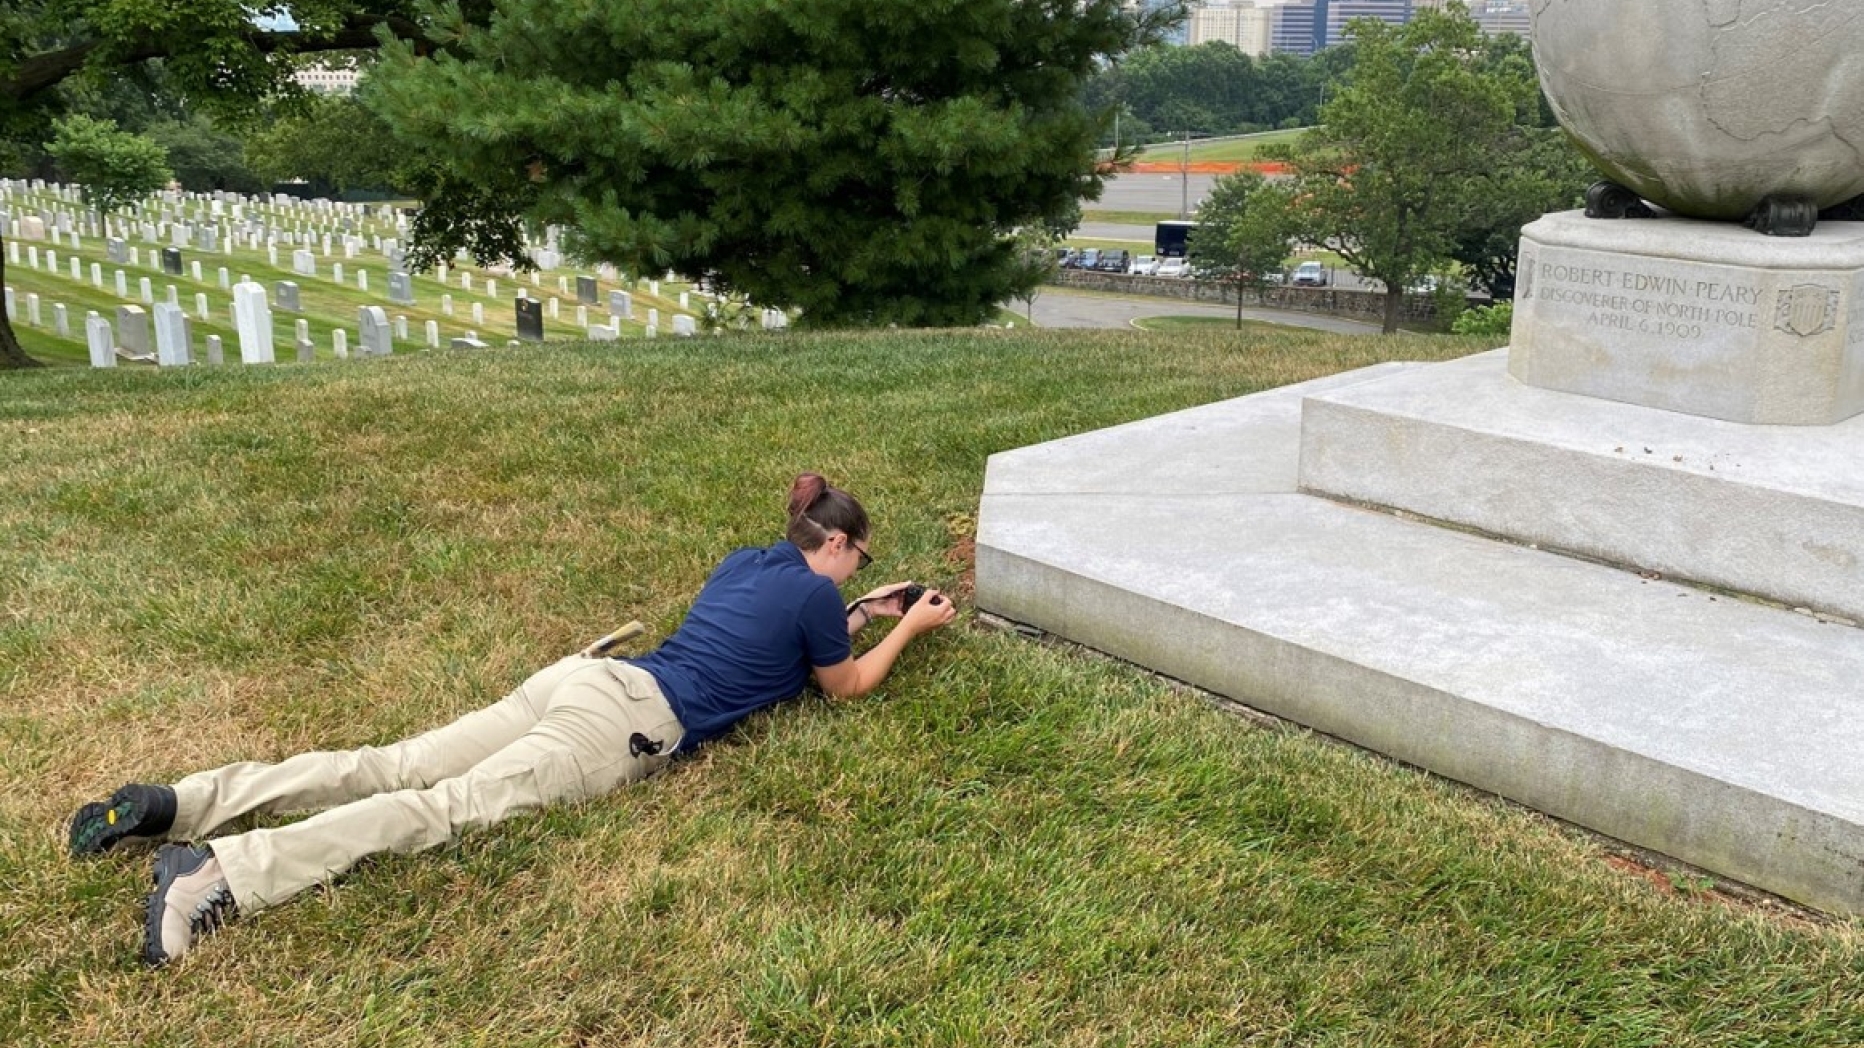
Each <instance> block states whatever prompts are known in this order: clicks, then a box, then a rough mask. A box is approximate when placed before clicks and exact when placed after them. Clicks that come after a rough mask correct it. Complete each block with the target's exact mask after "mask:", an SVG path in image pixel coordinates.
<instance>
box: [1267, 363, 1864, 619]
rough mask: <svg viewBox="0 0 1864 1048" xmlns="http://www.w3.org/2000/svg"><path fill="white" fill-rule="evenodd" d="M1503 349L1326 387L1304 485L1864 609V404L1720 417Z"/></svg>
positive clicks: (1700, 577)
mask: <svg viewBox="0 0 1864 1048" xmlns="http://www.w3.org/2000/svg"><path fill="white" fill-rule="evenodd" d="M1505 354H1506V351H1505V350H1497V351H1496V352H1494V353H1486V354H1483V355H1481V356H1477V357H1470V358H1467V359H1464V360H1459V361H1455V362H1452V363H1448V364H1442V365H1438V366H1436V367H1429V368H1423V369H1417V370H1413V371H1409V372H1405V373H1403V374H1399V375H1392V376H1388V377H1383V378H1381V379H1379V380H1378V381H1373V382H1361V383H1355V384H1352V385H1349V386H1346V387H1344V388H1340V389H1336V390H1329V391H1322V392H1320V393H1317V394H1316V395H1314V396H1313V397H1311V398H1310V399H1309V400H1308V401H1307V403H1306V405H1305V407H1304V410H1303V413H1302V446H1301V468H1300V478H1299V484H1300V487H1301V489H1302V490H1304V491H1313V492H1320V493H1324V494H1329V495H1335V496H1340V497H1345V498H1350V499H1355V500H1359V501H1363V502H1369V503H1373V504H1376V505H1380V506H1391V507H1396V508H1399V509H1403V510H1407V511H1409V512H1412V513H1416V514H1419V515H1422V516H1425V517H1430V518H1433V519H1435V520H1444V521H1451V522H1453V523H1456V524H1462V525H1466V526H1469V527H1474V528H1478V529H1481V530H1483V531H1487V532H1491V533H1493V534H1497V535H1505V536H1507V537H1509V538H1513V539H1516V540H1518V541H1521V542H1525V543H1531V544H1538V545H1541V546H1544V547H1549V548H1553V549H1559V550H1567V551H1571V552H1575V553H1579V554H1582V555H1584V556H1588V557H1596V558H1599V559H1602V560H1606V561H1610V562H1612V563H1614V564H1621V565H1629V566H1634V567H1637V568H1639V569H1642V570H1646V571H1655V572H1660V573H1662V574H1664V575H1667V576H1671V577H1674V578H1677V579H1682V580H1693V581H1697V582H1702V583H1707V584H1710V585H1713V586H1719V587H1726V588H1728V589H1733V590H1737V591H1740V592H1743V593H1753V594H1758V595H1760V596H1763V597H1766V598H1768V599H1771V600H1776V601H1780V602H1783V603H1785V604H1787V605H1789V606H1794V607H1797V606H1806V607H1810V608H1814V609H1818V610H1821V611H1826V612H1830V613H1833V614H1836V615H1839V616H1842V617H1845V618H1849V619H1851V620H1853V621H1859V622H1864V416H1859V417H1857V418H1854V419H1851V420H1850V421H1848V422H1844V423H1840V424H1838V425H1835V426H1751V425H1743V424H1741V423H1735V422H1721V421H1717V420H1715V419H1710V418H1702V417H1699V416H1695V415H1683V414H1677V413H1675V412H1671V411H1661V410H1658V409H1655V408H1645V407H1638V406H1635V405H1631V404H1621V403H1617V402H1614V401H1609V400H1599V399H1597V398H1594V397H1586V396H1580V395H1577V394H1572V393H1560V392H1555V391H1552V390H1545V389H1537V388H1535V387H1532V386H1528V385H1524V384H1522V383H1520V382H1518V381H1516V380H1515V379H1513V378H1511V377H1509V375H1508V370H1507V361H1506V355H1505Z"/></svg>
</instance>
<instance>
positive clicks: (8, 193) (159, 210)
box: [0, 179, 407, 232]
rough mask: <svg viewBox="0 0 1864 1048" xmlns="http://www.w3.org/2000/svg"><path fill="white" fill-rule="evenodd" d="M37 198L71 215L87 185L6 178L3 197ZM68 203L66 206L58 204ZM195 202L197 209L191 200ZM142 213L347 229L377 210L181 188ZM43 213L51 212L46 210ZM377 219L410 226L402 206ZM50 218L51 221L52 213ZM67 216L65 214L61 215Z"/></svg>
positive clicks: (150, 200)
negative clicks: (258, 218) (250, 216)
mask: <svg viewBox="0 0 1864 1048" xmlns="http://www.w3.org/2000/svg"><path fill="white" fill-rule="evenodd" d="M34 197H50V198H51V199H52V200H53V201H54V205H53V209H54V211H58V210H63V211H65V212H66V213H67V214H69V213H73V212H79V211H81V210H82V209H83V207H84V205H83V190H82V187H80V186H75V185H73V186H62V185H60V184H58V183H46V182H43V181H40V180H33V181H31V182H22V181H13V180H8V179H0V200H6V201H9V202H11V201H16V200H17V201H24V202H30V201H31V200H32V199H33V198H34ZM59 204H63V205H65V207H64V208H62V209H61V208H58V206H57V205H59ZM190 204H192V205H193V206H192V208H190V207H189V205H190ZM133 206H134V208H135V210H136V211H137V212H138V213H142V214H149V215H161V216H162V217H163V218H165V219H173V218H177V217H191V218H192V219H193V220H195V221H205V220H207V219H209V218H228V217H230V218H232V219H233V220H234V221H245V219H246V211H247V209H248V208H250V209H252V210H253V212H254V213H255V214H258V215H262V216H268V217H272V218H279V219H285V220H290V221H294V222H297V223H299V224H300V225H301V226H315V227H320V228H325V229H333V230H334V229H342V230H343V231H345V232H355V231H356V230H357V229H358V228H359V227H362V226H366V225H368V224H370V223H371V212H370V208H369V206H368V205H365V204H343V203H338V202H335V201H330V200H324V199H321V198H320V199H317V200H311V201H303V200H299V199H298V198H296V197H292V196H288V195H285V194H277V195H274V196H271V197H269V198H268V197H263V196H254V197H247V196H243V195H241V194H238V193H228V192H214V193H188V192H180V191H166V190H165V191H162V192H158V193H153V194H150V196H149V197H147V198H145V199H144V200H142V201H139V202H137V203H136V204H135V205H133ZM41 214H42V215H43V214H45V213H44V212H41ZM374 217H375V220H376V221H380V222H383V223H387V224H391V225H394V226H395V227H397V228H399V229H405V228H406V224H407V216H406V215H405V214H404V213H402V212H401V211H399V210H398V209H396V208H393V207H390V206H387V205H381V206H378V207H377V208H376V209H375V211H374ZM47 221H51V219H50V218H49V217H48V218H47ZM60 221H61V222H62V221H63V220H62V219H61V220H60Z"/></svg>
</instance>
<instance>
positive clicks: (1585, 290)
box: [1508, 211, 1864, 426]
mask: <svg viewBox="0 0 1864 1048" xmlns="http://www.w3.org/2000/svg"><path fill="white" fill-rule="evenodd" d="M1519 273H1520V276H1519V278H1518V280H1517V283H1516V288H1515V295H1516V300H1515V329H1514V338H1513V340H1512V341H1513V350H1514V352H1513V353H1512V354H1511V355H1510V357H1509V366H1508V370H1509V373H1510V374H1512V375H1514V377H1516V378H1518V379H1520V380H1521V381H1522V382H1525V383H1527V384H1528V385H1530V386H1539V387H1541V388H1543V389H1557V390H1562V391H1565V392H1568V393H1584V394H1586V395H1588V396H1593V397H1602V398H1604V399H1607V400H1619V401H1624V402H1626V403H1629V404H1641V405H1644V406H1645V407H1653V408H1664V409H1666V410H1669V411H1680V412H1684V413H1687V414H1692V415H1706V416H1708V417H1710V418H1717V419H1724V420H1727V421H1730V422H1746V423H1752V424H1756V425H1813V426H1821V425H1830V424H1832V423H1836V422H1842V421H1844V420H1845V419H1848V418H1851V417H1852V416H1854V415H1857V414H1859V413H1864V223H1861V222H1826V223H1822V224H1820V226H1819V227H1818V229H1817V230H1816V231H1814V233H1813V234H1812V235H1811V236H1810V237H1805V238H1792V239H1781V238H1774V237H1765V236H1758V235H1756V234H1755V233H1754V232H1752V231H1751V230H1748V229H1746V228H1744V227H1742V226H1739V225H1734V224H1731V223H1726V222H1705V221H1699V220H1696V219H1688V218H1679V217H1677V216H1674V215H1663V216H1660V217H1658V218H1655V219H1623V220H1618V221H1599V220H1594V219H1588V218H1586V217H1585V216H1584V215H1583V214H1581V213H1580V212H1577V211H1570V212H1565V213H1562V214H1556V215H1548V216H1546V217H1544V218H1541V219H1540V220H1538V221H1536V222H1534V223H1532V224H1530V225H1529V226H1528V227H1527V228H1526V229H1524V230H1522V231H1521V256H1520V265H1519Z"/></svg>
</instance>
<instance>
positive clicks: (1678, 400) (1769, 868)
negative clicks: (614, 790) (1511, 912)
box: [977, 216, 1864, 913]
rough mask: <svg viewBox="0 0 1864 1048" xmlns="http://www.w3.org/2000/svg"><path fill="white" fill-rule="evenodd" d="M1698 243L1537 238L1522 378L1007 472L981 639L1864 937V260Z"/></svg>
mask: <svg viewBox="0 0 1864 1048" xmlns="http://www.w3.org/2000/svg"><path fill="white" fill-rule="evenodd" d="M1675 221H1676V222H1679V223H1680V222H1682V221H1683V220H1675ZM1670 222H1671V220H1668V219H1665V220H1651V221H1645V222H1632V221H1618V222H1603V221H1595V222H1588V223H1584V224H1581V223H1580V222H1579V221H1578V220H1574V219H1569V216H1553V217H1552V218H1551V219H1549V220H1546V221H1544V222H1543V223H1536V224H1535V225H1534V226H1530V227H1529V230H1528V236H1527V240H1526V242H1524V250H1523V269H1522V272H1523V277H1522V294H1523V296H1524V301H1523V302H1522V303H1521V305H1520V306H1518V307H1517V310H1518V311H1517V314H1516V328H1515V336H1516V341H1517V345H1516V346H1515V347H1514V348H1513V349H1512V350H1507V351H1497V352H1494V353H1488V354H1483V355H1480V356H1475V357H1470V358H1466V359H1464V360H1460V361H1454V362H1451V363H1447V364H1435V365H1381V366H1379V367H1375V368H1368V369H1365V370H1363V371H1358V372H1352V373H1348V374H1344V375H1338V376H1334V377H1332V378H1329V379H1323V380H1320V381H1317V382H1311V383H1306V384H1304V385H1301V386H1293V387H1287V388H1284V389H1279V390H1273V391H1270V392H1267V393H1261V394H1257V395H1255V396H1250V397H1243V398H1240V399H1237V400H1232V401H1226V402H1223V403H1219V404H1212V405H1208V406H1206V407H1202V408H1196V409H1192V410H1189V411H1184V412H1179V413H1176V414H1173V415H1167V416H1162V417H1160V418H1155V419H1148V420H1144V421H1141V422H1135V423H1131V424H1129V425H1126V426H1120V427H1116V428H1114V429H1109V430H1103V431H1100V432H1097V433H1089V434H1084V435H1082V436H1078V437H1073V438H1069V439H1066V440H1060V441H1055V442H1052V443H1048V444H1042V445H1037V446H1035V447H1030V448H1023V449H1020V450H1016V451H1010V452H1005V453H1003V454H999V455H996V456H993V457H992V458H991V461H990V464H989V467H988V471H987V474H986V477H985V484H984V497H983V503H982V508H981V510H980V514H979V528H978V539H977V600H978V604H979V606H980V607H982V608H984V609H985V610H988V611H992V612H995V613H997V614H1000V615H1003V616H1005V617H1007V618H1010V619H1014V620H1016V621H1020V622H1026V623H1030V624H1032V625H1035V626H1038V627H1041V628H1042V629H1044V630H1047V631H1050V632H1052V633H1055V634H1058V635H1060V636H1063V637H1066V638H1068V639H1071V640H1075V641H1078V642H1080V643H1083V644H1086V645H1089V646H1092V647H1095V648H1099V649H1101V650H1104V651H1108V652H1110V653H1112V654H1115V655H1117V656H1120V657H1122V658H1125V659H1129V660H1131V661H1133V662H1136V663H1139V664H1141V665H1144V666H1147V667H1150V668H1153V669H1156V670H1159V671H1160V672H1163V673H1166V674H1169V675H1171V676H1174V677H1177V678H1180V679H1183V680H1186V681H1189V682H1191V683H1194V684H1197V685H1200V686H1203V687H1206V688H1209V689H1211V690H1214V691H1217V692H1219V693H1222V694H1224V695H1228V696H1231V697H1233V698H1235V699H1237V700H1239V701H1241V702H1244V703H1247V704H1249V705H1251V706H1255V707H1258V708H1260V709H1263V710H1266V711H1268V712H1270V713H1274V714H1277V715H1279V716H1282V717H1286V718H1288V719H1290V720H1293V721H1296V722H1299V723H1302V724H1305V725H1309V726H1311V727H1314V728H1316V729H1318V730H1321V731H1324V732H1327V733H1330V734H1333V735H1337V736H1340V737H1343V738H1346V739H1348V740H1351V741H1353V742H1356V743H1358V744H1360V745H1363V746H1366V747H1368V748H1371V749H1374V750H1378V751H1379V752H1382V753H1387V754H1390V755H1392V756H1394V757H1397V758H1398V759H1400V760H1404V761H1407V762H1410V763H1413V764H1417V765H1420V766H1422V767H1425V768H1428V769H1430V770H1432V771H1435V772H1438V773H1440V774H1443V775H1447V776H1449V777H1451V778H1455V779H1458V780H1461V781H1464V782H1468V783H1471V784H1473V785H1475V786H1478V787H1481V788H1483V789H1486V790H1491V791H1494V792H1496V793H1499V794H1501V795H1503V796H1507V797H1510V798H1513V799H1515V800H1518V801H1521V802H1522V803H1525V804H1528V805H1531V806H1533V807H1536V808H1539V809H1540V810H1542V811H1546V812H1549V813H1552V814H1554V815H1557V816H1559V817H1561V818H1563V819H1567V820H1570V821H1573V822H1576V823H1578V824H1580V825H1583V826H1587V827H1591V828H1592V829H1595V830H1598V831H1600V832H1602V833H1605V834H1608V835H1611V836H1614V837H1617V838H1620V839H1623V840H1626V841H1629V842H1631V843H1633V844H1637V845H1640V846H1642V847H1646V848H1650V849H1652V850H1655V851H1659V852H1663V853H1665V854H1668V855H1672V856H1675V857H1677V858H1679V859H1682V860H1684V861H1686V862H1690V863H1693V864H1695V865H1698V866H1701V867H1704V868H1706V869H1709V870H1711V871H1714V872H1717V873H1720V874H1723V875H1726V876H1728V877H1731V878H1734V879H1736V880H1740V881H1745V882H1747V883H1750V884H1753V885H1756V886H1759V887H1761V888H1764V889H1767V890H1769V891H1773V892H1776V893H1778V894H1780V895H1784V896H1786V897H1788V898H1792V899H1796V900H1799V901H1801V902H1805V903H1809V904H1811V905H1814V906H1819V907H1823V908H1827V909H1832V910H1837V911H1840V912H1847V913H1864V762H1859V761H1858V760H1857V754H1858V753H1860V752H1864V628H1860V626H1859V625H1858V623H1859V622H1861V621H1864V415H1861V414H1860V410H1864V399H1860V397H1861V396H1864V392H1861V391H1860V388H1859V387H1860V383H1859V380H1858V377H1857V372H1858V370H1859V368H1860V363H1859V360H1860V358H1859V356H1858V353H1859V345H1860V343H1864V306H1860V307H1855V308H1857V311H1858V313H1859V317H1858V318H1857V323H1855V324H1854V323H1853V309H1854V303H1859V302H1860V296H1861V295H1864V285H1860V284H1859V283H1858V281H1857V278H1858V275H1859V272H1860V267H1864V228H1860V227H1847V226H1846V225H1845V224H1839V223H1828V224H1826V225H1824V226H1821V227H1820V234H1821V235H1819V236H1815V237H1814V238H1812V239H1811V240H1810V241H1798V242H1791V241H1780V240H1768V239H1766V238H1762V237H1760V236H1758V235H1757V234H1754V233H1751V232H1749V231H1746V230H1743V229H1740V228H1739V227H1720V226H1713V227H1706V228H1705V227H1704V226H1702V225H1701V224H1698V223H1693V222H1690V223H1686V224H1683V225H1674V226H1669V225H1667V223H1670ZM1615 238H1618V239H1622V240H1623V242H1624V250H1616V251H1615V250H1611V249H1610V245H1611V243H1612V242H1613V240H1614V239H1615ZM1743 238H1748V241H1749V242H1747V243H1737V241H1739V240H1741V239H1743ZM1658 244H1661V245H1667V246H1666V247H1665V251H1667V252H1668V254H1667V255H1666V254H1663V253H1660V252H1658V251H1656V250H1655V249H1654V247H1653V245H1658ZM1853 244H1855V255H1856V257H1855V258H1854V259H1852V262H1851V263H1847V262H1846V259H1847V258H1850V257H1851V254H1850V253H1852V252H1853V251H1854V247H1853V246H1852V245H1853ZM1686 249H1687V250H1688V251H1693V254H1691V255H1689V257H1682V256H1683V255H1684V254H1686ZM1742 254H1745V255H1748V256H1751V257H1750V259H1749V264H1748V265H1746V266H1745V267H1743V266H1740V265H1736V264H1735V263H1734V262H1733V261H1731V259H1732V258H1733V257H1735V256H1737V255H1742ZM1705 256H1706V257H1705ZM1716 259H1719V261H1717V260H1716ZM1530 262H1531V264H1532V265H1533V267H1534V270H1533V272H1534V276H1533V277H1532V280H1531V286H1530V279H1529V278H1528V276H1527V275H1526V274H1527V272H1528V266H1529V264H1530ZM1852 263H1855V264H1852ZM1546 267H1558V268H1554V269H1549V268H1546ZM1579 274H1592V276H1591V277H1582V276H1580V275H1579ZM1588 280H1590V283H1588V282H1587V281H1588ZM1640 280H1642V281H1645V282H1644V283H1640ZM1651 281H1655V282H1660V283H1649V282H1651ZM1808 286H1810V287H1816V288H1819V289H1820V290H1819V291H1817V292H1806V293H1802V292H1801V291H1800V289H1801V288H1804V287H1808ZM1583 288H1592V289H1595V290H1590V291H1582V290H1581V289H1583ZM1834 294H1835V295H1836V296H1837V297H1836V300H1835V301H1834V300H1833V299H1832V295H1834ZM1530 295H1531V297H1528V296H1530ZM1582 295H1598V296H1600V299H1599V300H1598V301H1590V300H1588V301H1579V300H1578V299H1579V297H1580V296H1582ZM1722 295H1729V296H1732V297H1731V298H1730V300H1729V302H1728V303H1727V304H1720V303H1715V304H1707V305H1704V304H1701V303H1707V302H1708V301H1709V299H1710V298H1713V297H1719V296H1722ZM1665 304H1668V305H1669V306H1673V307H1675V308H1677V309H1683V308H1691V309H1694V308H1706V309H1710V310H1713V311H1719V312H1720V313H1721V314H1727V315H1726V316H1721V315H1719V314H1716V313H1712V314H1711V315H1710V316H1709V317H1707V318H1704V317H1699V316H1694V315H1691V316H1687V317H1682V316H1679V317H1675V318H1671V317H1665V318H1663V319H1662V321H1660V323H1681V324H1685V325H1688V326H1689V327H1690V329H1691V330H1690V332H1689V333H1688V334H1687V335H1686V336H1683V335H1677V334H1675V333H1674V332H1672V331H1669V330H1667V329H1659V330H1658V331H1657V332H1655V333H1653V331H1652V329H1650V328H1649V327H1640V326H1639V325H1640V323H1641V322H1643V321H1645V319H1646V318H1650V317H1654V316H1656V314H1657V313H1658V312H1659V311H1660V310H1659V307H1665ZM1665 308H1667V307H1665ZM1595 317H1597V318H1603V319H1600V320H1595ZM1718 325H1719V326H1718ZM1828 325H1829V326H1828ZM1697 326H1700V327H1701V329H1702V330H1701V333H1700V334H1697V333H1696V332H1695V331H1694V328H1695V327H1697ZM1854 335H1856V338H1855V339H1854ZM1685 411H1688V412H1689V413H1684V412H1685ZM1730 416H1744V417H1747V418H1752V419H1766V420H1768V424H1755V423H1754V422H1745V421H1743V422H1737V421H1729V420H1728V418H1729V417H1730Z"/></svg>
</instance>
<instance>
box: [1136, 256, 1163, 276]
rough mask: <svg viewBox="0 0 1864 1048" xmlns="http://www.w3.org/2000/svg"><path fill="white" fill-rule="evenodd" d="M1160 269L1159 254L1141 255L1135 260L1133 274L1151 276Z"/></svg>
mask: <svg viewBox="0 0 1864 1048" xmlns="http://www.w3.org/2000/svg"><path fill="white" fill-rule="evenodd" d="M1158 271H1159V260H1158V256H1157V255H1140V256H1139V257H1138V258H1136V259H1134V260H1133V275H1134V276H1136V277H1149V276H1152V275H1153V274H1155V273H1157V272H1158Z"/></svg>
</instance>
